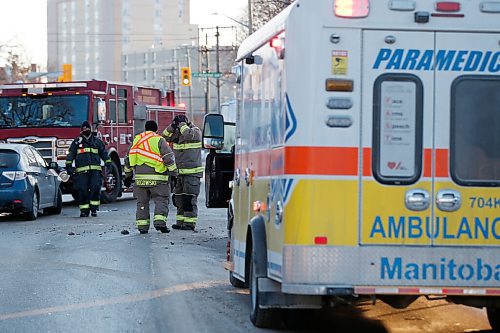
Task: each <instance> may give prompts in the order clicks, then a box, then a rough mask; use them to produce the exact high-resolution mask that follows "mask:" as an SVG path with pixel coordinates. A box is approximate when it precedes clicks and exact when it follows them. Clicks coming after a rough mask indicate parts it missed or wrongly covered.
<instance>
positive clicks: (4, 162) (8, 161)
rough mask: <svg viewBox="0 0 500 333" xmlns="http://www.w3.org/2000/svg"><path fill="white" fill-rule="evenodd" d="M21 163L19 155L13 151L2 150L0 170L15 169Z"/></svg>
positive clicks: (0, 152) (0, 151)
mask: <svg viewBox="0 0 500 333" xmlns="http://www.w3.org/2000/svg"><path fill="white" fill-rule="evenodd" d="M18 162H19V154H18V153H17V152H15V151H13V150H8V149H0V169H13V168H15V167H16V166H17V163H18Z"/></svg>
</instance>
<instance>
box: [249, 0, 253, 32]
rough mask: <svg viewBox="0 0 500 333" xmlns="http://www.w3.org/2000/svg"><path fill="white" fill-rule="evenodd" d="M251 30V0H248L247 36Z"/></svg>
mask: <svg viewBox="0 0 500 333" xmlns="http://www.w3.org/2000/svg"><path fill="white" fill-rule="evenodd" d="M252 32H253V27H252V0H248V36H250V35H251V34H252Z"/></svg>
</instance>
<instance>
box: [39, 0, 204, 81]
mask: <svg viewBox="0 0 500 333" xmlns="http://www.w3.org/2000/svg"><path fill="white" fill-rule="evenodd" d="M189 2H190V1H189V0H48V4H47V34H48V36H47V43H48V46H47V47H48V60H47V68H48V71H49V72H50V71H61V70H62V67H63V64H72V68H73V80H89V79H105V80H114V81H123V79H124V78H123V73H124V72H123V66H124V64H123V61H124V57H123V55H124V54H133V53H136V52H137V53H142V54H144V53H147V52H148V50H151V49H155V48H156V49H158V48H162V49H173V48H175V47H177V46H178V45H193V43H194V42H197V35H198V28H197V26H196V25H192V24H189Z"/></svg>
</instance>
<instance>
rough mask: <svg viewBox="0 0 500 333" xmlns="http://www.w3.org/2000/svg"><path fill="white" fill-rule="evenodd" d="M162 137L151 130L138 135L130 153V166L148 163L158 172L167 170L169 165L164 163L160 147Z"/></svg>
mask: <svg viewBox="0 0 500 333" xmlns="http://www.w3.org/2000/svg"><path fill="white" fill-rule="evenodd" d="M161 139H162V137H161V136H160V135H158V134H156V133H153V132H149V131H148V132H143V133H141V134H139V135H136V136H135V138H134V142H133V143H132V147H131V148H130V150H129V153H128V156H129V163H130V166H131V167H134V166H137V165H143V164H146V165H148V166H150V167H152V168H153V169H155V171H156V172H157V173H164V172H165V171H167V166H166V165H165V164H163V158H162V156H161V153H160V148H159V147H158V143H159V141H160V140H161Z"/></svg>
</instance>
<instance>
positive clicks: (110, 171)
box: [106, 163, 113, 174]
mask: <svg viewBox="0 0 500 333" xmlns="http://www.w3.org/2000/svg"><path fill="white" fill-rule="evenodd" d="M106 173H107V174H110V173H113V166H112V165H111V163H110V164H106Z"/></svg>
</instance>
